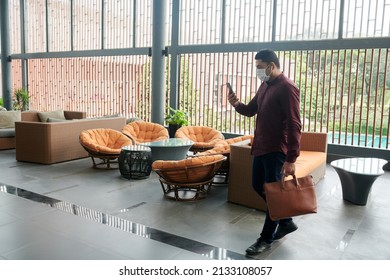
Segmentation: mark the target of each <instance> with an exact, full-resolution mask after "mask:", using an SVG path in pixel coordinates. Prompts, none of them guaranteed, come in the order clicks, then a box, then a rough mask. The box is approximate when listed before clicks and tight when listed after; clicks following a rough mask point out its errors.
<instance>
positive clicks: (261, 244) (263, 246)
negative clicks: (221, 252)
mask: <svg viewBox="0 0 390 280" xmlns="http://www.w3.org/2000/svg"><path fill="white" fill-rule="evenodd" d="M271 246H272V243H267V242H265V241H264V240H263V239H261V238H258V239H257V241H256V242H255V243H253V244H252V245H251V246H250V247H249V248H248V249H246V253H247V254H248V255H256V254H260V253H263V252H264V251H266V250H268V249H270V248H271Z"/></svg>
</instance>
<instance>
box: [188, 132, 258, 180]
mask: <svg viewBox="0 0 390 280" xmlns="http://www.w3.org/2000/svg"><path fill="white" fill-rule="evenodd" d="M252 140H253V135H244V136H237V137H234V138H229V139H226V140H221V141H218V142H217V143H216V144H215V147H214V148H212V149H210V150H207V151H204V152H200V153H197V154H195V155H194V156H209V155H223V156H225V157H226V160H225V161H224V162H223V163H222V164H221V167H220V168H219V170H218V171H217V172H216V174H217V175H221V176H223V177H224V180H223V181H222V183H224V184H227V183H228V180H229V169H230V145H231V144H234V143H238V142H242V141H248V143H249V142H251V141H252ZM214 183H220V181H215V182H214Z"/></svg>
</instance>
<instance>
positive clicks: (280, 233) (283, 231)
mask: <svg viewBox="0 0 390 280" xmlns="http://www.w3.org/2000/svg"><path fill="white" fill-rule="evenodd" d="M297 229H298V226H297V225H296V224H295V223H294V222H293V221H291V222H288V223H284V224H279V226H278V229H277V230H276V232H275V236H274V240H278V239H281V238H283V237H285V236H286V235H287V234H289V233H292V232H293V231H296V230H297Z"/></svg>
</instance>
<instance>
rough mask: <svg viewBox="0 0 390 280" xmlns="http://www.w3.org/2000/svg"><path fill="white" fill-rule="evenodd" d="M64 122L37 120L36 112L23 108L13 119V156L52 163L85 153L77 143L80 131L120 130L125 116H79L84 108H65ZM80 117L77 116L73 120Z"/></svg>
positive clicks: (30, 160)
mask: <svg viewBox="0 0 390 280" xmlns="http://www.w3.org/2000/svg"><path fill="white" fill-rule="evenodd" d="M64 113H65V118H66V119H73V120H72V121H65V122H40V120H39V117H38V113H37V112H25V115H24V116H23V121H20V122H15V138H16V160H18V161H26V162H35V163H42V164H52V163H57V162H63V161H68V160H74V159H79V158H84V157H87V156H88V153H87V152H86V150H85V149H84V148H83V147H82V146H81V145H80V143H79V135H80V133H81V131H83V130H86V129H92V128H112V129H116V130H119V131H120V130H121V129H122V127H123V126H124V125H125V124H126V118H124V117H114V118H100V119H83V118H85V113H84V112H73V111H65V112H64ZM74 119H81V120H74Z"/></svg>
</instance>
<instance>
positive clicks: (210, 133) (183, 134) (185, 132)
mask: <svg viewBox="0 0 390 280" xmlns="http://www.w3.org/2000/svg"><path fill="white" fill-rule="evenodd" d="M175 137H176V138H183V139H190V140H192V141H194V144H193V147H198V148H207V147H214V145H215V144H216V143H217V142H219V141H220V140H223V139H224V137H223V135H222V133H221V132H219V131H218V130H216V129H214V128H212V127H207V126H182V127H181V128H179V129H178V130H177V131H176V134H175Z"/></svg>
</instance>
